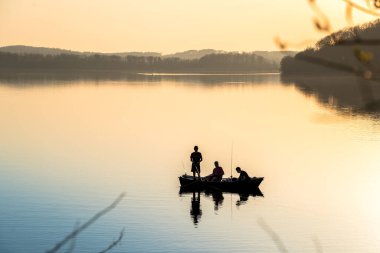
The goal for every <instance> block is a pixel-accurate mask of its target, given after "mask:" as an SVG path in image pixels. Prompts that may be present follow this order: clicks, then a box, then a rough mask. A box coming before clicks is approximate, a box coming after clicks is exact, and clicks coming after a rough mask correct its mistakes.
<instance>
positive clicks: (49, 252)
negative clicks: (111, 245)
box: [46, 193, 125, 253]
mask: <svg viewBox="0 0 380 253" xmlns="http://www.w3.org/2000/svg"><path fill="white" fill-rule="evenodd" d="M124 196H125V193H121V194H120V195H119V197H117V198H116V200H115V201H114V202H112V204H111V205H109V206H108V207H106V208H104V209H103V210H101V211H100V212H98V213H97V214H95V215H94V216H93V217H92V218H91V219H89V220H88V221H87V222H85V223H84V224H83V225H81V226H80V227H78V228H77V229H75V230H74V231H73V232H71V233H70V234H68V235H67V236H66V237H65V238H64V239H63V240H62V241H60V242H58V243H57V244H56V245H55V246H54V247H53V248H52V249H50V250H48V251H46V253H54V252H57V251H58V250H59V249H60V248H61V247H62V246H64V245H65V244H66V243H67V242H69V241H70V240H72V239H74V238H75V237H76V236H77V235H78V234H79V233H81V232H82V231H83V230H85V229H86V228H87V227H89V226H90V225H92V224H93V223H94V222H95V221H97V220H98V219H99V218H100V217H102V216H103V215H105V214H106V213H108V212H109V211H111V210H112V209H114V208H115V207H116V206H117V205H118V204H119V203H120V201H121V200H122V199H123V198H124ZM120 240H121V239H120Z"/></svg>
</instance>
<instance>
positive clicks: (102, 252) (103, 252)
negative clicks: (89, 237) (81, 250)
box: [99, 228, 125, 253]
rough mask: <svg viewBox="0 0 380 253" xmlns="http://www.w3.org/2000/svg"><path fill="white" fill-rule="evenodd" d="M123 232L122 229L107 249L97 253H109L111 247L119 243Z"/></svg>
mask: <svg viewBox="0 0 380 253" xmlns="http://www.w3.org/2000/svg"><path fill="white" fill-rule="evenodd" d="M124 230H125V229H124V228H123V230H121V232H120V235H119V237H118V238H117V239H116V240H115V241H113V242H112V243H111V244H110V245H109V246H108V247H107V248H105V249H104V250H102V251H100V252H99V253H106V252H108V251H110V250H111V249H112V248H113V247H115V246H116V245H118V244H119V242H121V240H122V239H123V237H124Z"/></svg>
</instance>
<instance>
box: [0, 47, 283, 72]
mask: <svg viewBox="0 0 380 253" xmlns="http://www.w3.org/2000/svg"><path fill="white" fill-rule="evenodd" d="M1 69H3V70H4V69H5V70H6V69H26V70H41V69H42V70H61V69H62V70H121V71H129V72H270V71H278V70H279V66H278V64H276V63H274V62H272V61H269V60H267V59H265V58H263V57H261V56H258V55H256V54H253V53H221V54H210V55H205V56H203V57H201V58H199V59H191V60H188V59H180V58H161V57H155V56H132V55H128V56H118V55H102V54H93V55H75V54H59V55H41V54H14V53H5V52H0V70H1Z"/></svg>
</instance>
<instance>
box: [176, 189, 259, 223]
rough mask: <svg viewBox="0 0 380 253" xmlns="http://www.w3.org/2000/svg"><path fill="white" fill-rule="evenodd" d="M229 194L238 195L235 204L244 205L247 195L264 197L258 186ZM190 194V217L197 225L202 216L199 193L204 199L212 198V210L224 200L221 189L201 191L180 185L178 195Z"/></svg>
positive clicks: (216, 209) (218, 207)
mask: <svg viewBox="0 0 380 253" xmlns="http://www.w3.org/2000/svg"><path fill="white" fill-rule="evenodd" d="M229 193H230V194H237V195H239V199H238V200H237V201H236V206H241V205H244V204H246V203H247V202H248V199H249V197H250V196H251V197H264V195H263V193H262V192H261V191H260V189H259V188H257V189H254V190H252V191H249V192H247V191H242V192H229ZM185 195H192V197H191V206H190V217H191V219H192V221H193V223H194V225H197V224H198V223H199V221H200V219H201V216H202V209H201V195H204V196H205V197H206V199H207V198H208V199H210V197H211V199H212V201H213V202H214V211H218V210H219V209H220V208H221V207H222V205H223V202H224V196H223V191H219V190H210V189H207V190H203V191H195V190H191V189H189V188H186V187H181V188H180V191H179V196H180V197H182V196H185Z"/></svg>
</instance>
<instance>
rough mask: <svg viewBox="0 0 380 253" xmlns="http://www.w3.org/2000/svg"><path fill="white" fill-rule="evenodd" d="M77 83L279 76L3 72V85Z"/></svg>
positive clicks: (212, 81) (241, 80)
mask: <svg viewBox="0 0 380 253" xmlns="http://www.w3.org/2000/svg"><path fill="white" fill-rule="evenodd" d="M78 81H95V82H104V81H128V82H129V83H134V82H139V83H141V82H149V83H160V82H165V81H171V82H184V83H188V84H202V85H221V84H224V85H241V84H246V83H250V84H252V83H256V84H260V83H273V82H278V81H279V74H278V73H253V74H196V73H193V74H169V73H167V74H163V73H141V74H138V73H129V72H123V71H65V70H62V71H41V72H37V71H34V72H30V71H29V72H28V71H26V72H22V71H16V72H2V71H0V85H5V86H15V87H27V86H33V85H34V86H39V85H57V84H70V83H73V82H78Z"/></svg>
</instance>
